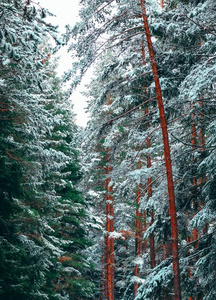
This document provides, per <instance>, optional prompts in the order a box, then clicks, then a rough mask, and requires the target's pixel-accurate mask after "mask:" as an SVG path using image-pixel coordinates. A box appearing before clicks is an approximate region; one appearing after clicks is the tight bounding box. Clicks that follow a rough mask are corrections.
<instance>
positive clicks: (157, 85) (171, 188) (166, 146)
mask: <svg viewBox="0 0 216 300" xmlns="http://www.w3.org/2000/svg"><path fill="white" fill-rule="evenodd" d="M140 1H141V8H142V18H143V23H144V30H145V34H146V39H147V44H148V50H149V56H150V60H151V66H152V71H153V76H154V82H155V88H156V96H157V101H158V108H159V114H160V122H161V128H162V135H163V143H164V159H165V167H166V173H167V188H168V194H169V213H170V219H171V234H172V255H173V273H174V300H180V299H181V289H180V272H179V255H178V228H177V217H176V206H175V194H174V185H173V175H172V164H171V155H170V147H169V139H168V131H167V122H166V117H165V113H164V105H163V99H162V93H161V87H160V82H159V78H158V72H157V64H156V61H155V56H154V51H153V47H152V41H151V35H150V31H149V25H148V19H147V15H146V10H145V0H140Z"/></svg>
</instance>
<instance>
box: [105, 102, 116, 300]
mask: <svg viewBox="0 0 216 300" xmlns="http://www.w3.org/2000/svg"><path fill="white" fill-rule="evenodd" d="M107 104H108V105H110V104H111V99H110V97H108V103H107ZM107 114H109V111H107ZM109 151H110V149H106V152H107V157H106V161H107V164H109V161H110V157H109ZM111 171H112V168H111V167H110V166H109V165H107V167H106V174H107V177H108V178H107V180H106V190H107V196H106V232H107V233H106V237H105V299H106V300H114V272H115V267H114V263H115V257H114V238H112V237H110V233H111V232H113V231H114V221H113V197H112V196H111V195H110V193H111V192H112V187H110V186H109V184H110V181H111V179H110V178H109V176H108V175H109V174H110V172H111Z"/></svg>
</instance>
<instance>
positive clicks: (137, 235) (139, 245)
mask: <svg viewBox="0 0 216 300" xmlns="http://www.w3.org/2000/svg"><path fill="white" fill-rule="evenodd" d="M140 168H141V161H140V160H139V162H138V169H140ZM140 197H141V185H140V184H139V185H138V190H137V201H136V206H137V207H136V232H135V246H136V247H135V249H136V257H139V256H141V255H142V236H141V234H142V221H141V218H142V214H141V213H140V211H139V205H140ZM134 275H135V276H137V277H139V266H138V265H137V266H135V270H134ZM138 287H139V284H138V282H134V298H135V297H136V295H137V291H138Z"/></svg>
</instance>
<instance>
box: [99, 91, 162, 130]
mask: <svg viewBox="0 0 216 300" xmlns="http://www.w3.org/2000/svg"><path fill="white" fill-rule="evenodd" d="M153 99H156V97H154V98H151V99H148V100H147V101H145V102H143V103H141V104H139V105H138V106H136V107H134V108H132V109H130V110H129V111H127V112H125V113H123V114H122V115H120V116H117V117H115V118H113V119H111V120H109V121H107V122H106V123H104V124H103V126H105V125H108V124H110V123H111V122H113V121H115V120H118V119H120V118H122V117H124V116H125V115H127V114H129V113H131V112H132V111H134V110H136V109H138V108H139V107H141V106H143V105H145V104H146V103H148V102H150V101H152V100H153Z"/></svg>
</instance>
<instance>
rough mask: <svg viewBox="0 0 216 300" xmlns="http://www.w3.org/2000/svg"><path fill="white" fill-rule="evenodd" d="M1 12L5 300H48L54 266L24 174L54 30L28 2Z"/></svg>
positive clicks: (8, 4)
mask: <svg viewBox="0 0 216 300" xmlns="http://www.w3.org/2000/svg"><path fill="white" fill-rule="evenodd" d="M0 8H1V21H0V29H1V44H0V56H1V166H2V172H1V224H2V226H1V270H2V272H1V284H0V285H1V297H2V298H3V299H14V298H22V299H29V297H32V298H35V299H38V298H40V297H41V298H43V297H45V295H44V296H43V294H41V293H40V290H41V287H42V285H43V284H44V282H45V281H44V277H45V274H46V272H47V270H48V268H49V265H50V263H49V259H48V257H49V254H48V252H47V251H46V250H45V248H44V247H43V246H42V245H41V241H40V240H39V239H38V235H39V228H40V227H41V224H42V222H41V221H40V220H39V218H38V213H37V211H36V210H35V207H34V206H32V207H31V208H30V209H29V206H30V205H29V201H32V202H34V200H33V199H35V193H34V192H32V193H31V195H29V197H28V196H27V195H26V183H27V184H28V183H29V180H31V178H28V181H27V180H26V177H25V174H26V172H27V171H28V170H29V168H31V166H30V165H31V163H30V162H29V160H31V158H30V156H29V150H30V148H31V147H32V146H33V145H32V143H31V142H30V141H31V136H32V134H33V133H34V132H35V131H34V130H32V131H31V132H30V131H29V130H28V129H29V126H28V123H29V120H31V116H32V114H31V109H34V108H35V109H37V108H38V101H37V99H35V98H34V97H33V96H32V93H33V91H34V92H37V93H38V92H39V91H40V89H39V85H40V82H41V80H42V77H41V70H42V68H41V67H43V65H42V64H41V63H40V61H41V60H42V54H41V52H40V44H41V42H42V39H43V35H44V34H46V32H48V31H49V32H51V31H53V32H55V29H54V28H53V27H52V26H46V23H45V22H44V20H43V17H44V13H43V11H42V10H41V9H39V10H38V11H37V10H36V8H35V7H33V6H32V5H31V4H30V2H29V3H24V2H23V1H1V3H0ZM35 106H36V107H35ZM31 121H32V120H31ZM35 121H36V120H34V121H32V122H31V125H33V124H32V123H34V125H35V123H36V122H35ZM31 128H32V129H33V127H31ZM29 142H30V145H29ZM34 147H35V146H34ZM31 153H32V151H31ZM35 171H36V170H35ZM35 175H36V173H35ZM36 177H37V175H36ZM27 190H28V188H27ZM29 192H30V191H29ZM24 227H25V232H23V228H24ZM22 233H26V234H22Z"/></svg>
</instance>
